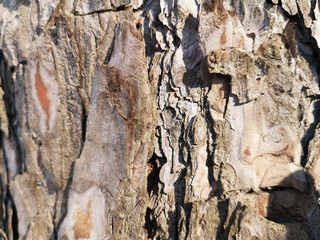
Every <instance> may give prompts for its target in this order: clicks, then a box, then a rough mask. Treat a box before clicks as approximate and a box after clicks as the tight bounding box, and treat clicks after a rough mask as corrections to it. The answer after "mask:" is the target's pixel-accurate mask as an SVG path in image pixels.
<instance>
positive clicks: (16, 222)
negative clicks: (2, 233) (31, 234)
mask: <svg viewBox="0 0 320 240" xmlns="http://www.w3.org/2000/svg"><path fill="white" fill-rule="evenodd" d="M6 205H7V216H9V211H10V209H12V222H11V223H9V222H8V220H9V219H7V224H8V227H7V230H8V232H6V234H7V236H8V235H9V228H10V226H9V224H10V225H11V229H12V234H13V236H12V237H13V239H19V219H18V211H17V209H16V206H15V204H14V201H13V196H12V195H11V193H10V189H9V186H8V189H7V204H6ZM9 238H10V237H9Z"/></svg>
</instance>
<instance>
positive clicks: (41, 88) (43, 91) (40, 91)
mask: <svg viewBox="0 0 320 240" xmlns="http://www.w3.org/2000/svg"><path fill="white" fill-rule="evenodd" d="M34 78H35V87H36V92H37V97H38V99H39V102H40V104H41V106H42V108H43V110H44V111H45V113H46V114H47V116H48V117H49V115H50V104H51V101H50V99H49V97H48V89H47V88H46V86H45V85H44V84H43V81H42V79H41V75H40V67H39V63H38V64H37V68H36V73H35V76H34Z"/></svg>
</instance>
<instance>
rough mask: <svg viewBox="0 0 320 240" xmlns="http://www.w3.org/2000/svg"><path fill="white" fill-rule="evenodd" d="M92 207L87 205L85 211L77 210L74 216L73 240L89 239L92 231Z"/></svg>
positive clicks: (89, 204)
mask: <svg viewBox="0 0 320 240" xmlns="http://www.w3.org/2000/svg"><path fill="white" fill-rule="evenodd" d="M91 215H92V206H91V201H90V202H89V203H88V206H87V209H86V210H78V211H77V212H76V213H75V214H74V215H73V218H74V222H75V224H74V226H73V232H74V237H75V239H80V238H90V232H91V229H92V216H91Z"/></svg>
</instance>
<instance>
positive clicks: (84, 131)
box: [78, 102, 88, 158]
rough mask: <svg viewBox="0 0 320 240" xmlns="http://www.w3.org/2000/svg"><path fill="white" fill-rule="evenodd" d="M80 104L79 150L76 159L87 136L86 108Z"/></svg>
mask: <svg viewBox="0 0 320 240" xmlns="http://www.w3.org/2000/svg"><path fill="white" fill-rule="evenodd" d="M81 103H82V124H81V127H82V131H81V148H80V152H79V156H78V158H79V157H80V156H81V153H82V150H83V147H84V143H85V142H86V134H87V119H88V116H87V112H86V108H85V105H84V103H83V102H81Z"/></svg>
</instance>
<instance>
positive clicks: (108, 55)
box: [103, 25, 118, 64]
mask: <svg viewBox="0 0 320 240" xmlns="http://www.w3.org/2000/svg"><path fill="white" fill-rule="evenodd" d="M117 29H118V26H117V25H116V27H115V28H114V31H113V32H114V34H113V39H112V42H111V44H110V47H109V49H108V51H107V56H106V57H105V59H104V62H103V63H104V64H108V63H109V62H110V59H111V55H112V52H113V49H114V44H115V39H116V33H117Z"/></svg>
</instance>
